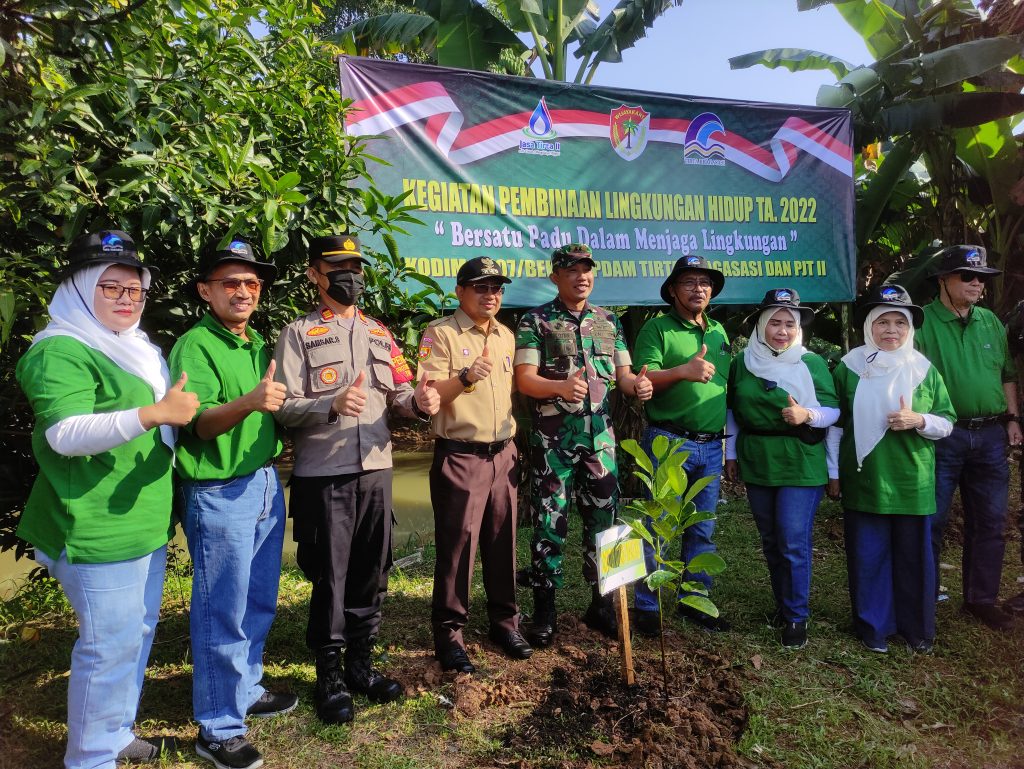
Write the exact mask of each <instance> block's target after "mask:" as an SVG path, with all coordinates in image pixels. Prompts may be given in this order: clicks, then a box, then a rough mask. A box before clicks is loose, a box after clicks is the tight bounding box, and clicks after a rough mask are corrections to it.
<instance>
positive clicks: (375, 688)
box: [345, 638, 404, 703]
mask: <svg viewBox="0 0 1024 769" xmlns="http://www.w3.org/2000/svg"><path fill="white" fill-rule="evenodd" d="M372 650H373V639H372V638H357V639H353V640H351V641H349V644H348V648H346V649H345V683H346V684H347V685H348V688H349V689H351V690H352V691H354V692H359V693H360V694H365V695H366V696H367V697H369V698H370V699H371V700H373V701H374V702H380V703H384V702H394V701H395V700H397V699H398V698H399V697H401V696H402V694H404V690H403V689H402V685H401V684H400V683H398V681H396V680H395V679H393V678H388V677H387V676H386V675H384V674H383V673H381V672H380V671H379V670H376V669H375V668H374V667H373V663H372V662H371V660H370V654H371V652H372Z"/></svg>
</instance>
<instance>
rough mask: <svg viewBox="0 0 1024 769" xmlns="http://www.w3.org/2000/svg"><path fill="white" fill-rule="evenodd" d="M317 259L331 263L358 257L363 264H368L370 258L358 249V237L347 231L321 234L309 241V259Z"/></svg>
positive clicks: (313, 260)
mask: <svg viewBox="0 0 1024 769" xmlns="http://www.w3.org/2000/svg"><path fill="white" fill-rule="evenodd" d="M317 259H322V260H323V261H325V262H331V263H333V262H343V261H345V260H346V259H359V260H360V261H361V262H362V263H363V264H370V260H369V259H367V258H366V257H365V256H363V252H362V250H360V247H359V238H358V237H356V236H355V235H349V234H347V233H343V234H341V235H321V236H320V237H318V238H313V239H312V240H311V241H309V261H310V262H315V261H316V260H317Z"/></svg>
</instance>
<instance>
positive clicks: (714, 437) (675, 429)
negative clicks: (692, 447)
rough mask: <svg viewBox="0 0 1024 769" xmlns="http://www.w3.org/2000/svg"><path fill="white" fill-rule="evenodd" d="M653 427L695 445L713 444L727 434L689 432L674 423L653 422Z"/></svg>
mask: <svg viewBox="0 0 1024 769" xmlns="http://www.w3.org/2000/svg"><path fill="white" fill-rule="evenodd" d="M651 427H657V428H658V429H659V430H664V431H666V432H669V433H672V434H673V435H678V436H679V437H680V438H686V440H688V441H693V442H694V443H711V441H720V440H722V438H724V437H725V433H724V432H723V433H701V432H697V431H696V430H687V429H686V428H685V427H680V426H679V425H677V424H673V423H672V422H651Z"/></svg>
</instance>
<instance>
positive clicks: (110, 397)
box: [15, 336, 174, 563]
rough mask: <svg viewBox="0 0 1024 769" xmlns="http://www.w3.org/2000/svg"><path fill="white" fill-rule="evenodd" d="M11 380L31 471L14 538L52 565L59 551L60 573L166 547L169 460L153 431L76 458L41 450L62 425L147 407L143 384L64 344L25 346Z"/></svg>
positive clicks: (72, 342)
mask: <svg viewBox="0 0 1024 769" xmlns="http://www.w3.org/2000/svg"><path fill="white" fill-rule="evenodd" d="M15 376H17V378H18V383H19V384H20V385H21V389H22V390H24V391H25V395H27V396H28V400H29V403H30V404H31V405H32V411H33V412H34V413H35V418H36V421H35V427H34V428H33V430H32V451H33V452H34V453H35V457H36V461H37V462H38V463H39V475H38V477H37V478H36V481H35V483H34V484H33V486H32V492H31V493H30V494H29V498H28V501H27V502H26V503H25V510H24V512H23V513H22V514H21V522H20V523H19V525H18V536H19V537H21V538H22V539H24V540H25V541H26V542H31V543H32V544H33V545H34V546H35V547H36V548H38V549H39V550H41V551H42V552H43V553H45V554H46V555H48V556H49V557H50V558H52V559H54V560H56V559H57V558H59V557H60V554H61V551H62V550H65V549H66V550H67V559H68V562H69V563H112V562H114V561H125V560H128V559H131V558H139V557H141V556H143V555H147V554H148V553H152V552H153V551H154V550H156V549H157V548H159V547H162V546H163V545H165V544H167V540H168V539H170V537H171V534H172V533H173V531H174V526H173V524H172V523H171V497H172V472H171V459H172V456H173V455H172V453H171V449H170V448H169V447H168V446H166V445H165V444H164V443H163V441H161V440H160V431H159V430H156V429H154V430H147V431H146V432H145V433H143V434H142V435H140V436H139V437H138V438H133V439H132V440H130V441H128V442H127V443H122V444H121V445H120V446H116V447H114V448H112V449H110V450H109V451H104V452H102V453H100V454H92V455H90V456H83V457H66V456H63V455H62V454H58V453H57V452H55V451H54V450H53V449H52V448H50V444H49V442H48V441H47V440H46V431H47V429H49V428H50V427H52V426H53V425H55V424H56V423H57V422H59V421H61V420H62V419H66V418H68V417H72V416H82V415H85V414H105V413H110V412H114V411H124V410H126V409H132V408H141V407H142V406H151V405H153V403H154V399H153V389H152V388H151V387H150V386H149V384H148V383H146V382H145V381H144V380H142V379H140V378H139V377H137V376H135V375H134V374H130V373H128V372H127V371H124V370H123V369H121V368H120V367H118V366H117V365H116V364H115V363H114V362H113V361H112V360H110V358H108V357H107V356H106V355H103V354H102V353H100V352H98V351H96V350H94V349H92V348H91V347H88V346H86V345H84V344H82V343H81V342H79V341H78V340H77V339H72V338H71V337H68V336H53V337H50V338H48V339H44V340H43V341H42V342H39V343H38V344H34V345H32V347H30V348H29V350H28V352H27V353H25V355H24V356H22V358H21V360H20V361H18V366H17V368H16V369H15Z"/></svg>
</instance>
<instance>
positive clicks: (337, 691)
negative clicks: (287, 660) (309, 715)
mask: <svg viewBox="0 0 1024 769" xmlns="http://www.w3.org/2000/svg"><path fill="white" fill-rule="evenodd" d="M313 705H314V707H315V708H316V717H317V718H319V719H320V720H321V721H323V722H324V723H325V724H347V723H348V722H349V721H351V720H352V719H353V718H355V708H354V707H353V706H352V695H350V694H349V693H348V689H346V688H345V681H344V679H343V677H342V672H341V651H340V650H339V649H338V648H337V647H333V646H332V647H326V648H324V649H320V650H319V651H318V652H317V653H316V688H315V689H314V692H313Z"/></svg>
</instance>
